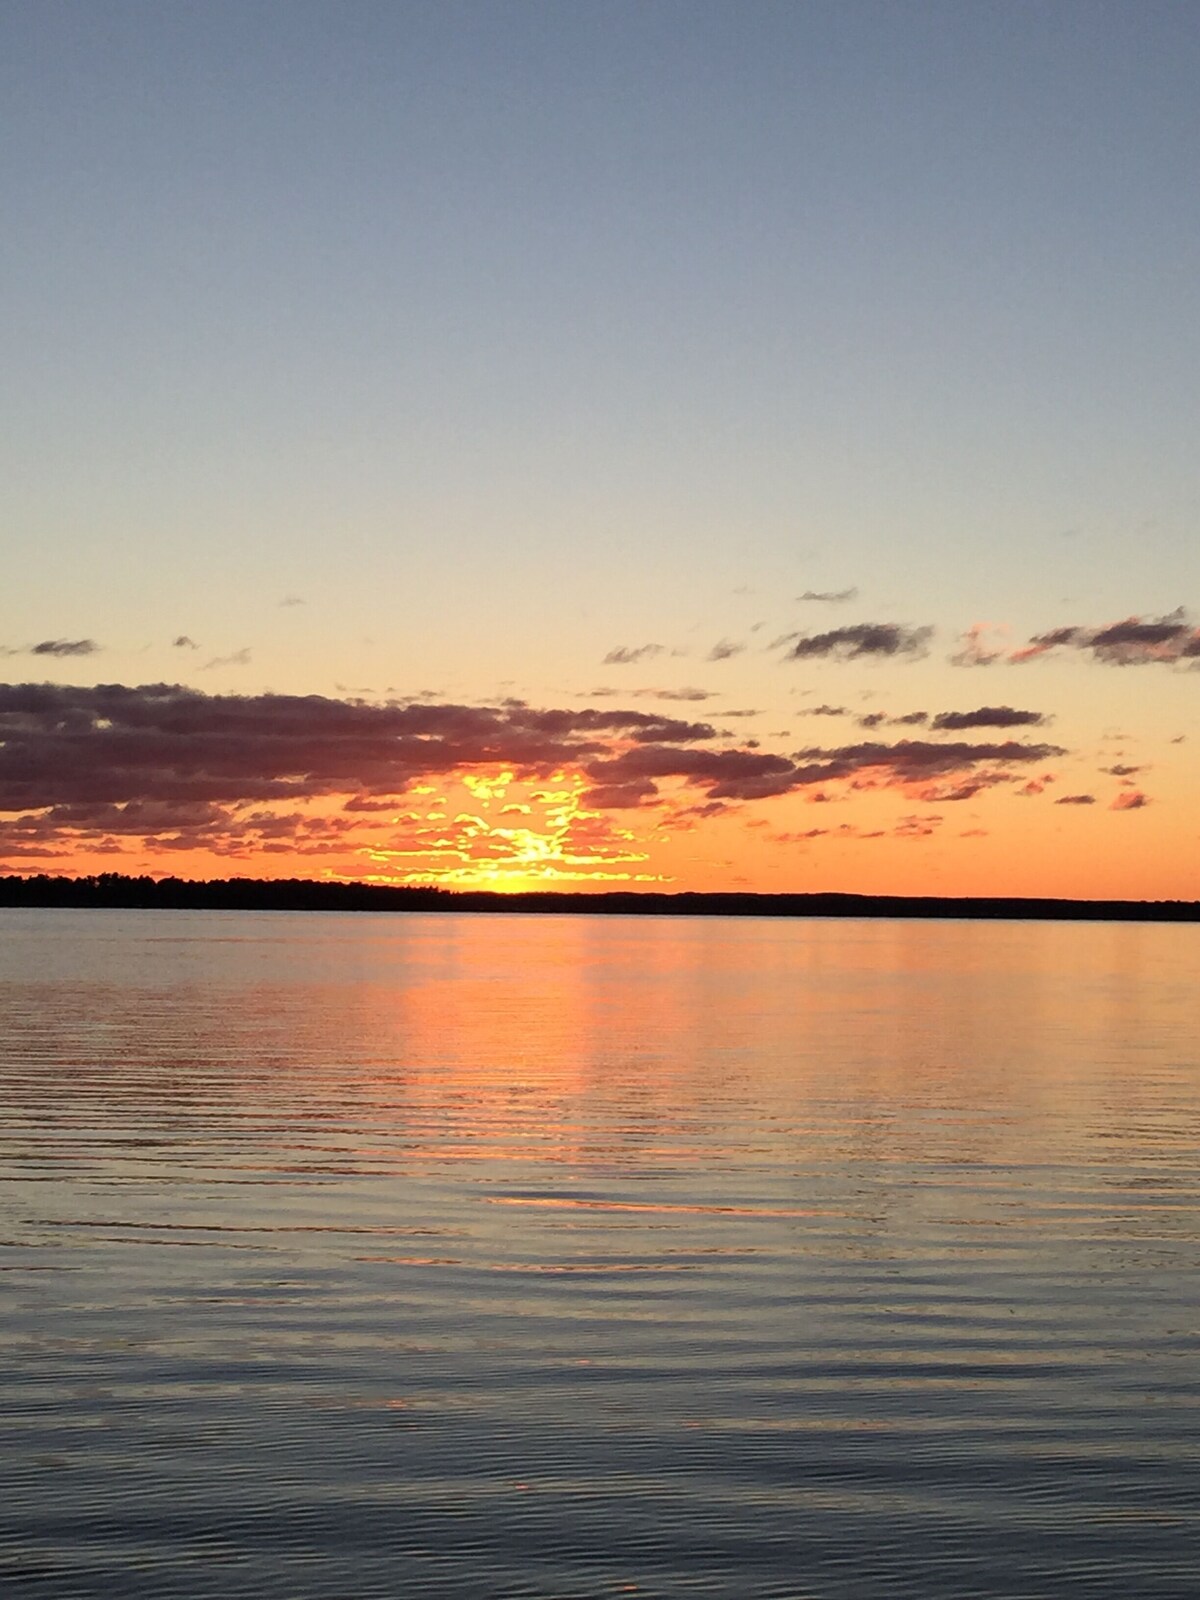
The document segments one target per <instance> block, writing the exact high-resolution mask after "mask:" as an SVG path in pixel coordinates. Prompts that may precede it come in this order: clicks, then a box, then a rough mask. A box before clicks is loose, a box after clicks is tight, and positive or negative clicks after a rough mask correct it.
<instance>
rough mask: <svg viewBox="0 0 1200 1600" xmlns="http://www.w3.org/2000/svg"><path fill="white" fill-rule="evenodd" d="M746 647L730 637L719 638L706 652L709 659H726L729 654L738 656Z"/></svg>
mask: <svg viewBox="0 0 1200 1600" xmlns="http://www.w3.org/2000/svg"><path fill="white" fill-rule="evenodd" d="M745 648H746V646H745V645H744V644H736V643H735V642H734V641H733V640H732V639H720V640H718V641H717V643H716V644H715V645H713V647H712V649H711V650H710V651H709V652H708V659H709V661H728V660H729V658H730V656H739V655H741V653H742V651H743V650H744V649H745Z"/></svg>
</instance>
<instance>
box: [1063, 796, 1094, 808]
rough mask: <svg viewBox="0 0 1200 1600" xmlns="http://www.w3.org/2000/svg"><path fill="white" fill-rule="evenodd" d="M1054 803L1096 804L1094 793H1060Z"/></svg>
mask: <svg viewBox="0 0 1200 1600" xmlns="http://www.w3.org/2000/svg"><path fill="white" fill-rule="evenodd" d="M1054 804H1055V805H1056V806H1094V805H1095V804H1096V796H1095V795H1094V794H1060V795H1059V797H1058V799H1057V800H1056V801H1055V802H1054Z"/></svg>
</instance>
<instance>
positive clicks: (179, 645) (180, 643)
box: [171, 633, 200, 650]
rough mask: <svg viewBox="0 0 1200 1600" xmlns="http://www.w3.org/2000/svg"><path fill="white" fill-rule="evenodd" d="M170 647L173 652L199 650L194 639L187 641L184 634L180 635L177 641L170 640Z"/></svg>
mask: <svg viewBox="0 0 1200 1600" xmlns="http://www.w3.org/2000/svg"><path fill="white" fill-rule="evenodd" d="M171 646H172V648H173V649H175V650H199V648H200V646H199V645H198V644H197V643H196V641H195V639H189V638H188V636H187V634H186V633H181V634H180V635H179V637H178V638H177V639H172V640H171Z"/></svg>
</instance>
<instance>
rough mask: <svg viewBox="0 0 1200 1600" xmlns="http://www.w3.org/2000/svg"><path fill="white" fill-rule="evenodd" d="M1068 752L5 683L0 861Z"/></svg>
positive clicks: (330, 832) (946, 772) (884, 776)
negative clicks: (332, 810)
mask: <svg viewBox="0 0 1200 1600" xmlns="http://www.w3.org/2000/svg"><path fill="white" fill-rule="evenodd" d="M1062 754H1064V752H1063V751H1062V749H1061V748H1060V747H1058V746H1056V745H1051V744H1044V743H1037V744H1024V743H1020V742H1017V741H1013V740H1009V741H1004V742H985V743H973V742H968V741H930V740H916V741H914V740H901V741H900V742H899V743H897V744H888V743H884V742H875V741H870V742H863V743H859V744H853V745H843V746H836V747H818V746H814V747H811V748H807V749H804V750H800V751H796V752H794V753H793V754H791V755H784V754H780V753H774V752H771V751H767V750H762V749H759V748H757V747H756V746H755V744H754V743H753V742H752V741H751V742H748V743H745V744H742V745H738V744H734V743H730V742H729V741H728V739H727V738H725V737H723V736H722V735H721V734H720V733H719V731H718V730H717V728H715V727H714V726H713V725H712V724H711V723H708V722H697V721H689V720H683V719H681V718H679V717H676V716H672V715H669V714H667V713H665V712H663V713H660V712H655V711H649V710H635V709H632V708H628V707H625V708H612V709H608V708H599V707H595V708H582V709H562V708H544V709H542V708H537V707H534V706H530V705H527V704H525V703H524V702H521V701H506V702H504V703H502V704H500V705H495V706H487V705H484V706H465V705H457V704H450V703H437V702H434V703H431V702H429V701H424V700H422V701H400V702H395V701H392V702H385V703H382V704H370V703H365V702H362V701H353V700H335V699H330V698H327V697H325V696H321V695H288V694H271V693H264V694H257V695H236V694H206V693H204V692H203V691H201V690H198V689H193V688H186V687H183V686H181V685H170V684H149V685H143V686H141V687H124V686H122V685H119V684H107V685H103V684H102V685H97V686H95V687H91V688H85V687H77V686H73V685H63V684H7V685H0V813H5V814H7V816H8V818H9V820H8V821H7V822H0V856H2V855H12V854H13V853H14V852H16V853H21V852H22V851H24V853H27V854H29V853H32V854H47V853H54V848H55V846H56V842H57V843H62V842H63V841H68V842H69V841H70V840H72V839H74V840H76V841H78V840H79V839H80V838H81V837H88V838H90V839H92V840H93V841H98V845H99V846H102V845H103V841H104V840H105V839H108V840H115V839H119V838H120V837H122V836H125V837H130V836H133V837H138V838H141V839H142V840H143V841H145V840H147V839H152V840H154V841H155V843H156V847H157V848H164V849H186V848H197V847H203V848H214V849H216V848H218V847H220V848H225V845H224V844H223V843H222V841H228V840H229V839H231V838H237V839H242V838H243V836H244V834H245V830H246V828H247V827H248V826H249V825H250V824H249V820H248V819H250V818H253V819H254V822H253V829H254V837H255V839H256V840H258V841H259V843H260V844H261V847H262V848H263V849H266V848H267V847H268V845H267V843H266V842H264V841H267V840H269V841H271V848H275V847H276V846H278V848H279V849H281V850H282V849H285V848H289V846H288V840H289V839H292V840H293V842H295V840H296V839H297V838H300V839H301V841H302V842H304V841H306V840H307V841H308V843H309V844H311V845H312V848H315V845H316V841H315V840H314V839H313V837H312V829H313V828H314V827H316V823H315V822H314V821H313V819H312V818H311V817H309V818H307V819H306V818H304V817H302V816H301V815H300V813H299V811H298V809H297V808H298V807H301V806H303V805H306V804H308V803H310V802H313V801H316V800H333V801H335V802H336V803H337V804H339V805H340V807H341V810H342V812H343V813H344V812H345V811H346V810H356V811H358V812H363V811H364V809H365V807H366V805H367V803H368V802H370V803H372V804H373V803H374V802H378V801H383V802H386V801H388V800H391V799H394V798H399V797H401V796H403V795H405V794H406V793H407V792H408V791H409V790H411V789H412V788H413V787H414V785H418V784H420V783H422V782H429V781H434V782H437V781H441V780H443V779H446V778H448V777H449V776H451V775H459V776H460V777H461V776H462V775H463V774H467V775H470V774H471V773H488V772H495V771H496V770H497V769H501V768H502V769H507V770H508V771H509V772H510V773H511V774H513V775H515V777H516V778H517V779H518V780H520V781H537V782H541V783H545V782H547V781H549V780H552V779H553V778H554V775H555V774H559V775H560V776H561V774H562V773H563V772H564V771H567V772H573V773H575V774H577V775H578V781H581V782H582V783H583V784H584V785H586V788H585V790H584V792H583V794H582V803H583V804H584V805H585V806H588V807H590V808H592V809H593V810H594V811H597V812H603V811H608V810H611V811H622V810H629V809H632V808H636V807H643V806H647V805H654V804H659V803H661V804H666V803H667V802H668V801H669V800H671V797H672V796H673V795H676V794H680V795H686V793H687V792H688V791H693V792H694V793H695V794H696V796H697V797H698V800H699V802H700V803H704V804H717V803H720V804H722V805H727V804H736V803H740V802H745V801H753V800H762V799H766V798H769V797H772V796H778V795H784V794H788V793H792V792H796V791H809V790H814V789H816V788H817V787H818V786H821V785H824V786H829V785H838V784H845V785H846V786H847V787H848V789H854V790H862V789H898V790H901V791H903V792H904V793H905V794H908V795H910V796H912V797H913V798H916V799H919V800H924V801H927V802H928V801H931V800H932V801H937V802H940V801H942V800H954V799H963V798H968V797H969V796H970V795H971V794H975V793H978V792H979V791H980V790H982V789H984V788H989V787H992V786H994V785H996V784H999V783H1011V782H1013V781H1014V780H1015V778H1016V777H1017V776H1018V775H1019V774H1021V773H1022V772H1027V771H1028V769H1029V768H1030V767H1031V766H1033V765H1039V764H1041V763H1044V762H1045V761H1046V760H1048V759H1049V758H1051V757H1055V756H1059V755H1062ZM664 785H667V787H666V788H665V789H664V787H663V786H664ZM672 803H675V802H674V801H672ZM1125 804H1126V805H1130V804H1132V801H1129V800H1127V801H1126V802H1125ZM289 818H290V821H289ZM360 825H362V824H360V823H357V822H351V821H350V820H348V819H347V818H346V817H345V816H344V815H341V816H340V817H339V816H334V817H332V818H330V817H326V818H325V819H324V820H323V822H322V826H323V827H324V828H325V834H323V835H322V838H324V839H325V840H326V843H328V844H329V847H330V848H331V849H332V848H334V847H335V846H336V847H337V848H345V847H346V846H345V841H344V835H345V834H346V833H347V831H348V830H350V829H351V828H357V827H359V826H360ZM297 830H299V832H298V831H297ZM304 830H308V831H307V832H305V831H304ZM339 841H341V842H340V843H339ZM113 848H117V846H116V845H113Z"/></svg>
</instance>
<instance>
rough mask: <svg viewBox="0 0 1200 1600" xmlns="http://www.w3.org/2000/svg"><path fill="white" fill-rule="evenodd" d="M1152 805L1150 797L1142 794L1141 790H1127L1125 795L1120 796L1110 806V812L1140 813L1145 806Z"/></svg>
mask: <svg viewBox="0 0 1200 1600" xmlns="http://www.w3.org/2000/svg"><path fill="white" fill-rule="evenodd" d="M1149 804H1150V796H1149V795H1145V794H1143V793H1142V791H1141V790H1140V789H1127V790H1126V791H1125V793H1124V794H1119V795H1118V796H1117V797H1116V799H1115V800H1114V801H1113V803H1112V805H1111V806H1109V808H1108V809H1109V810H1110V811H1140V810H1141V809H1142V807H1143V806H1148V805H1149Z"/></svg>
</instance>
